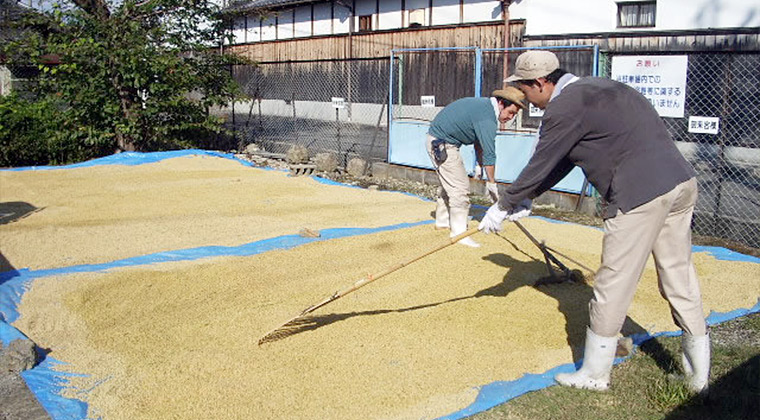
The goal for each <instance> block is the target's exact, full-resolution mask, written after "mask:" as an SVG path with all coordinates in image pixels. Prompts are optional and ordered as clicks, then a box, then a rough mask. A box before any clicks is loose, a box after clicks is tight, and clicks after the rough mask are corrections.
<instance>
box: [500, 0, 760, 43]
mask: <svg viewBox="0 0 760 420" xmlns="http://www.w3.org/2000/svg"><path fill="white" fill-rule="evenodd" d="M618 2H621V3H622V2H624V1H620V0H618V1H613V0H573V1H556V0H522V1H520V0H517V1H514V2H513V4H512V5H511V6H510V8H509V13H510V18H512V19H525V21H526V27H525V34H526V35H528V36H533V35H558V34H588V33H600V32H615V31H646V30H661V31H667V30H686V29H708V28H711V29H715V28H738V27H760V1H758V0H657V10H656V13H655V19H656V22H655V27H654V28H618V27H617V3H618ZM590 10H593V13H589V11H590Z"/></svg>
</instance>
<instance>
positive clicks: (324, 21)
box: [314, 3, 332, 35]
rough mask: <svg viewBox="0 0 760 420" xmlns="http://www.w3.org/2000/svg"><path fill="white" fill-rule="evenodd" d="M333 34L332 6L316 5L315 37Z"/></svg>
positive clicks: (327, 4) (328, 4)
mask: <svg viewBox="0 0 760 420" xmlns="http://www.w3.org/2000/svg"><path fill="white" fill-rule="evenodd" d="M331 33H332V5H331V4H330V3H319V4H315V5H314V35H330V34H331Z"/></svg>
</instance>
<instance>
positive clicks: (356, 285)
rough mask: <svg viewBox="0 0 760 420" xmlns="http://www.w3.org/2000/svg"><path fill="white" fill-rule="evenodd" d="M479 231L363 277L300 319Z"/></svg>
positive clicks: (457, 237)
mask: <svg viewBox="0 0 760 420" xmlns="http://www.w3.org/2000/svg"><path fill="white" fill-rule="evenodd" d="M478 231H479V230H478V228H472V229H470V230H468V231H466V232H464V233H462V234H460V235H457V236H454V237H453V238H449V242H446V243H444V244H441V245H438V246H436V247H435V248H433V249H430V250H428V251H426V252H425V253H424V254H420V255H417V256H416V257H412V258H409V259H408V260H405V261H402V262H400V263H398V264H396V265H393V266H391V267H388V268H386V269H385V270H383V271H381V272H379V273H376V274H370V275H369V276H367V277H363V278H361V279H359V280H357V281H356V282H355V283H354V284H353V285H352V286H350V287H347V288H345V289H343V290H340V291H337V292H335V293H333V295H332V296H330V297H328V298H326V299H325V300H323V301H321V302H319V303H317V304H316V305H313V306H309V307H308V308H306V309H304V310H303V312H301V314H300V315H299V317H300V316H303V315H306V314H308V313H310V312H314V311H316V310H317V309H319V308H321V307H323V306H325V305H327V304H328V303H330V302H332V301H334V300H336V299H339V298H341V297H343V296H345V295H347V294H349V293H351V292H353V291H355V290H356V289H359V288H361V287H364V286H366V285H368V284H369V283H372V282H373V281H375V280H378V279H380V278H382V277H385V276H387V275H388V274H391V273H393V272H394V271H397V270H399V269H401V268H404V267H406V266H407V265H409V264H411V263H413V262H415V261H419V260H421V259H423V258H425V257H427V256H428V255H430V254H433V253H435V252H438V251H440V250H442V249H443V248H446V247H448V246H451V245H453V244H455V243H457V242H459V241H460V240H462V239H464V238H466V237H468V236H471V235H474V234H475V233H477V232H478Z"/></svg>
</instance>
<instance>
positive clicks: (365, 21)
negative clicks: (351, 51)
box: [359, 15, 372, 31]
mask: <svg viewBox="0 0 760 420" xmlns="http://www.w3.org/2000/svg"><path fill="white" fill-rule="evenodd" d="M371 30H372V15H366V16H359V31H371Z"/></svg>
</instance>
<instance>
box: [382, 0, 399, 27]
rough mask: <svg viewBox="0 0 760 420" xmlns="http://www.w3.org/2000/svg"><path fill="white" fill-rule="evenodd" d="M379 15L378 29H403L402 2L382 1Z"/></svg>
mask: <svg viewBox="0 0 760 420" xmlns="http://www.w3.org/2000/svg"><path fill="white" fill-rule="evenodd" d="M379 6H380V7H379V13H378V14H377V29H379V30H382V29H396V28H400V27H401V0H381V1H380V5H379Z"/></svg>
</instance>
